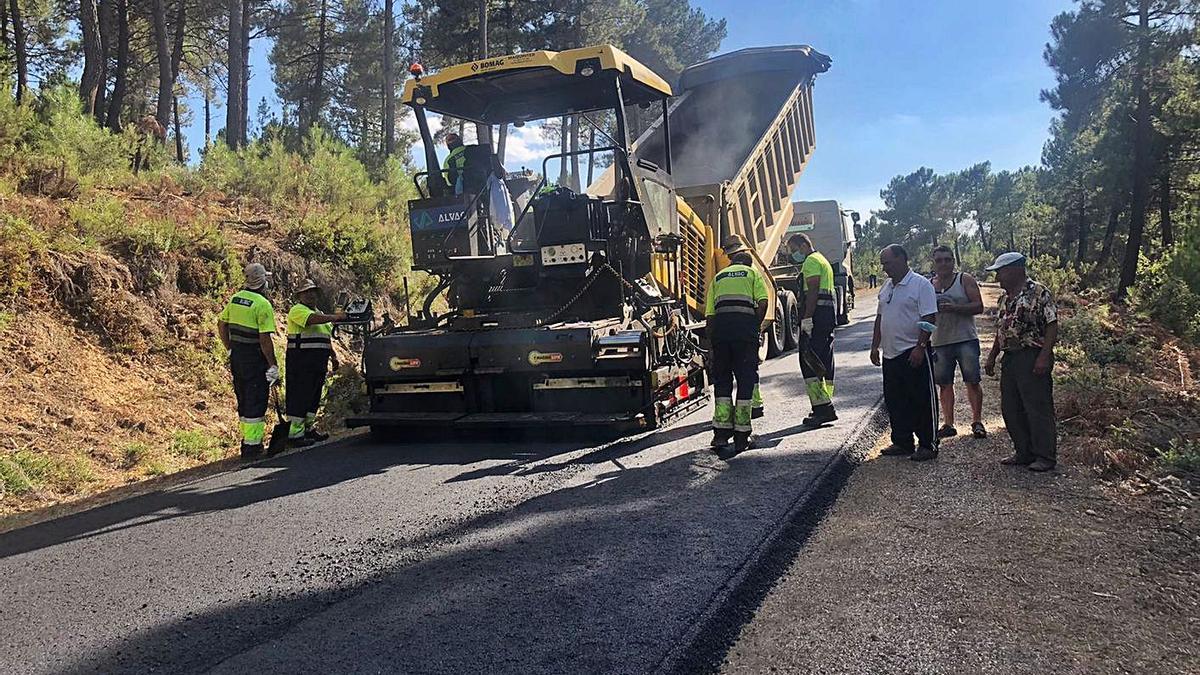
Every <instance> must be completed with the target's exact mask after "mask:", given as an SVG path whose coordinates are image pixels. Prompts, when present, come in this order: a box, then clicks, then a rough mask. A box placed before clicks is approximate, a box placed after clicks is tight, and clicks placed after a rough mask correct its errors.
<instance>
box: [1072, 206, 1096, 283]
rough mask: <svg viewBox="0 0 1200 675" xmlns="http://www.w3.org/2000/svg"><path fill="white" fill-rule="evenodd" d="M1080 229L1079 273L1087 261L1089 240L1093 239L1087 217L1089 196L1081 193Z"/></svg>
mask: <svg viewBox="0 0 1200 675" xmlns="http://www.w3.org/2000/svg"><path fill="white" fill-rule="evenodd" d="M1078 209H1079V211H1078V214H1077V218H1078V227H1077V228H1076V231H1077V232H1079V248H1078V249H1076V250H1075V271H1076V272H1078V271H1079V269H1080V268H1081V267H1083V262H1084V261H1085V260H1087V250H1088V239H1089V238H1090V237H1091V233H1092V232H1091V230H1092V225H1091V223H1089V222H1088V217H1087V195H1085V194H1083V193H1080V195H1079V206H1078Z"/></svg>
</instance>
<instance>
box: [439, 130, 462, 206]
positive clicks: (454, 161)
mask: <svg viewBox="0 0 1200 675" xmlns="http://www.w3.org/2000/svg"><path fill="white" fill-rule="evenodd" d="M446 149H447V150H449V151H450V154H449V155H446V161H445V163H444V164H443V167H442V168H443V169H445V173H446V183H447V184H448V185H449V186H450V187H451V188H453V189H454V194H456V195H461V194H462V193H463V182H462V179H463V169H464V168H465V167H466V165H467V149H466V147H464V146H463V142H462V137H461V136H459V135H458V134H454V133H450V134H446Z"/></svg>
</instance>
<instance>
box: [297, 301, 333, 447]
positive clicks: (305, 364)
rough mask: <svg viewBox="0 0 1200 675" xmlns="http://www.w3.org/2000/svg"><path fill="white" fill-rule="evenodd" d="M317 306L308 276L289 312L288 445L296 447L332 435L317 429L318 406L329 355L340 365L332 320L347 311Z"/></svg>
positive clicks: (327, 368)
mask: <svg viewBox="0 0 1200 675" xmlns="http://www.w3.org/2000/svg"><path fill="white" fill-rule="evenodd" d="M316 307H317V284H316V283H314V282H313V281H312V280H311V279H306V280H305V281H304V283H303V284H302V285H301V286H300V288H299V289H298V290H297V291H296V304H294V305H292V308H291V309H289V310H288V315H287V332H288V338H287V339H288V341H287V419H288V445H290V446H293V447H304V446H308V445H312V444H313V443H316V442H317V441H323V440H325V439H327V438H329V435H328V434H323V433H321V432H319V431H317V428H316V425H317V410H318V408H320V407H321V392H322V390H323V389H324V387H325V375H326V373H327V372H328V370H329V363H330V359H332V360H333V367H334V369H336V368H337V356H335V355H334V354H333V338H332V335H333V326H332V325H331V324H332V323H333V322H334V321H341V320H343V319H345V318H346V313H345V312H341V311H339V312H336V313H334V314H322V313H320V312H318V311H317V309H316Z"/></svg>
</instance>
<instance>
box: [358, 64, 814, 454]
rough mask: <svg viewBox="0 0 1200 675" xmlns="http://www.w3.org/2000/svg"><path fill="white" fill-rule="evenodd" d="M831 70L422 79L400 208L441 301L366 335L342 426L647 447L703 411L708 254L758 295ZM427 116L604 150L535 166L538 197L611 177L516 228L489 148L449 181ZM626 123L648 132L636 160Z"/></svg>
mask: <svg viewBox="0 0 1200 675" xmlns="http://www.w3.org/2000/svg"><path fill="white" fill-rule="evenodd" d="M829 65H830V59H829V58H828V57H827V56H825V55H823V54H821V53H819V52H817V51H816V50H814V49H812V48H811V47H807V46H789V47H767V48H757V49H748V50H741V51H738V52H732V53H730V54H725V55H722V56H718V57H715V58H712V59H709V60H707V61H704V62H702V63H698V64H696V65H693V66H691V67H689V68H687V69H686V70H684V71H683V73H682V75H681V76H680V78H679V82H678V86H677V89H678V95H676V91H675V89H674V88H672V87H671V85H669V84H668V83H667V82H666V81H665V80H663V79H662V78H661V77H659V76H658V75H657V74H655V73H654V72H652V71H651V70H650V69H649V68H647V67H645V66H644V65H642V64H640V63H638V62H637V61H636V60H634V59H633V58H631V57H630V56H629V55H627V54H625V53H624V52H622V51H621V50H619V49H617V48H615V47H613V46H610V45H601V46H597V47H587V48H582V49H573V50H568V51H562V52H553V51H535V52H528V53H522V54H513V55H509V56H502V57H495V58H489V59H482V60H478V61H473V62H470V63H465V64H460V65H456V66H451V67H448V68H445V69H443V70H441V71H439V72H437V73H433V74H425V73H424V72H423V70H422V69H421V68H419V67H414V69H413V74H414V77H413V78H411V79H410V80H409V81H408V83H407V84H406V86H405V90H404V93H403V96H402V102H403V103H404V104H405V105H408V106H409V107H410V108H412V110H413V114H414V116H415V119H416V123H417V128H418V131H419V133H420V136H421V140H422V144H423V151H424V152H423V154H424V158H425V165H426V170H425V171H423V172H420V173H418V174H417V175H416V176H415V177H414V181H415V183H416V187H417V190H418V191H419V197H418V198H417V199H414V200H412V201H410V202H409V226H410V233H411V236H412V249H413V266H414V268H416V269H420V270H424V271H425V272H427V273H428V274H429V275H431V276H432V277H433V278H434V279H436V284H435V285H434V286H433V288H432V289H431V291H430V292H429V293H428V294H427V295H426V297H425V299H424V301H423V302H422V303H420V306H419V310H418V311H417V312H416V313H415V315H414V316H411V317H410V319H409V321H408V324H407V325H404V326H391V325H388V326H386V327H380V328H377V329H375V330H373V331H372V332H371V333H370V336H369V339H367V341H366V344H365V346H364V355H363V368H364V376H365V379H366V385H367V393H368V399H369V410H368V411H366V412H365V413H363V414H360V415H357V416H354V417H351V418H350V419H349V420H348V424H349V425H350V426H369V427H370V428H371V430H372V432H373V433H380V434H387V435H390V432H391V431H394V430H395V429H397V428H399V427H411V426H416V427H421V428H425V429H428V428H453V429H490V428H494V427H513V426H516V427H520V426H535V427H547V426H550V425H569V426H575V427H579V426H593V425H595V426H603V427H609V428H625V427H634V428H650V427H654V426H656V425H658V424H661V423H662V422H663V421H665V420H667V419H670V418H671V417H672V416H674V415H679V414H682V413H684V412H686V411H688V410H691V409H693V408H694V407H695V406H697V405H699V404H701V403H702V402H703V400H704V397H705V389H706V384H707V382H706V376H705V353H706V351H705V350H706V344H705V342H704V339H703V330H702V329H703V325H704V315H703V314H704V301H705V297H706V292H707V286H708V283H709V282H710V280H711V279H712V277H713V276H714V275H715V274H716V272H717V270H718V269H719V268H720V267H721V266H723V264H724V261H723V260H722V258H723V254H722V253H721V252H720V246H721V243H722V242H723V241H725V240H726V239H727V238H728V237H731V236H740V237H741V238H742V239H743V240H744V241H746V242H747V243H749V244H751V247H752V249H753V250H754V252H755V256H756V261H755V264H756V266H758V267H759V268H760V269H761V270H762V271H763V272H764V273H765V274H767V275H768V276H769V270H770V262H771V261H772V260H773V259H774V257H775V255H776V252H777V251H778V250H779V247H780V245H781V243H782V237H783V235H784V234H785V231H786V229H787V226H788V225H789V224H790V223H791V221H792V202H791V199H790V195H791V192H792V191H793V189H794V188H795V185H796V181H797V180H798V178H799V176H800V173H801V172H802V171H803V169H804V167H805V165H806V163H807V161H808V158H809V156H810V155H811V153H812V150H813V146H814V144H815V134H814V131H813V118H812V85H813V82H814V79H815V77H816V75H817V74H819V73H822V72H825V71H826V70H827V69H828V68H829ZM427 113H437V114H439V115H443V116H448V117H450V118H453V119H457V120H462V121H465V122H467V123H473V124H476V125H478V126H479V127H480V128H482V129H491V130H493V131H494V130H496V129H497V128H498V126H499V125H507V124H511V125H514V126H523V125H531V124H534V125H536V124H539V123H540V122H541V121H544V120H549V119H560V118H562V117H564V116H577V117H578V119H579V120H580V122H581V123H583V124H586V125H590V127H591V131H594V132H595V133H596V136H597V138H598V139H602V141H603V144H602V145H600V146H597V147H587V148H583V149H580V150H573V151H569V152H566V153H563V152H551V153H548V154H547V155H546V156H545V157H544V158H543V159H542V166H541V171H540V176H548V175H553V173H552V171H551V168H552V167H551V165H552V164H557V165H558V166H560V167H561V166H562V163H563V162H576V161H580V160H581V159H582V158H583V156H585V155H586V159H587V160H588V161H592V160H594V159H595V158H596V156H597V155H598V154H599V155H606V156H607V158H608V160H607V161H608V166H607V168H606V170H605V171H604V172H603V173H602V174H601V175H600V177H599V178H598V179H597V180H596V181H595V182H594V183H593V184H592V185H589V186H587V187H586V189H583V190H582V191H580V192H575V191H573V190H571V189H569V188H568V187H565V186H551V185H547V184H546V182H545V179H544V178H543V179H541V181H540V184H539V185H538V186H537V188H536V189H534V190H532V191H531V193H532V194H533V195H534V196H533V197H532V198H530V199H528V201H527V203H525V204H524V205H523V207H522V208H520V209H519V210H516V212H515V213H514V214H513V217H512V219H511V221H510V219H509V216H508V215H506V209H504V208H500V209H497V208H496V203H497V200H496V199H495V198H494V196H495V195H496V194H497V191H502V190H503V177H504V176H505V175H506V174H505V172H504V169H503V167H502V166H501V165H500V162H499V161H498V159H497V158H496V157H495V155H494V154H493V153H492V150H491V148H490V146H489V145H487V144H486V143H477V144H474V145H469V146H467V147H466V148H465V150H464V156H465V165H464V166H463V167H462V169H461V171H458V170H455V172H454V173H455V174H456V175H450V173H449V172H448V171H447V170H446V169H443V168H442V167H441V165H440V163H439V161H438V156H437V146H436V143H435V141H434V138H433V134H432V133H431V132H430V125H429V121H428V118H427ZM631 116H636V117H635V120H636V122H635V123H636V124H639V125H642V123H643V121H645V124H644V125H643V126H645V131H644V132H643V133H641V134H640V135H638V136H637V138H636V139H635V138H631V136H632V135H633V132H632V131H631V119H630V118H631ZM645 118H652V120H651V121H646V120H645ZM585 128H586V127H585ZM485 138H486V136H485ZM558 173H562V172H561V171H560V172H558ZM501 205H502V206H503V204H501ZM772 286H773V284H772ZM769 302H770V313H769V315H768V316H769V317H770V319H771V320H770V321H768V322H767V324H768V326H774V325H775V324H784V323H787V322H788V318H789V316H792V315H794V313H795V304H796V303H795V298H794V296H793V295H792V294H791V293H790V292H788V291H783V292H780V293H775V292H774V290H773V289H772V293H771V298H770V300H769ZM442 304H444V305H446V306H447V308H446V309H442V310H439V309H438V307H439V306H441V305H442ZM792 324H793V325H794V324H795V322H794V321H793V322H792ZM773 332H774V331H772V330H767V331H766V333H767V335H768V338H767V339H765V340H764V342H768V341H769V335H770V334H771V333H773ZM784 332H785V333H786V332H787V330H785V331H784ZM792 341H793V342H794V337H793V338H792Z"/></svg>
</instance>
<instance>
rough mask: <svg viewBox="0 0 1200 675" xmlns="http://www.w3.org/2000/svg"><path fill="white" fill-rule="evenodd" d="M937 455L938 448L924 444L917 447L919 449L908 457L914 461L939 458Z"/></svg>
mask: <svg viewBox="0 0 1200 675" xmlns="http://www.w3.org/2000/svg"><path fill="white" fill-rule="evenodd" d="M937 455H938V454H937V450H934V449H933V448H931V447H929V446H927V445H923V446H921V447H919V448H917V451H916V452H914V453H913V454H911V455H909V456H908V458H909V459H910V460H912V461H914V462H925V461H929V460H931V459H937Z"/></svg>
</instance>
